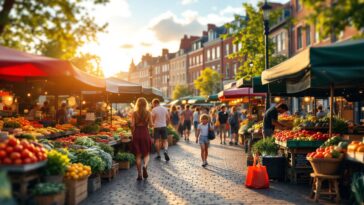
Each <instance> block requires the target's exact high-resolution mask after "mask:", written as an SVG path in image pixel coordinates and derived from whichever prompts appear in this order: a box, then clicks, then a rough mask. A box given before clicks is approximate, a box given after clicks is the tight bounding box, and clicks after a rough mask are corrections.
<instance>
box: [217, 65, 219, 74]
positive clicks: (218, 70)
mask: <svg viewBox="0 0 364 205" xmlns="http://www.w3.org/2000/svg"><path fill="white" fill-rule="evenodd" d="M217 72H219V73H220V64H219V65H217Z"/></svg>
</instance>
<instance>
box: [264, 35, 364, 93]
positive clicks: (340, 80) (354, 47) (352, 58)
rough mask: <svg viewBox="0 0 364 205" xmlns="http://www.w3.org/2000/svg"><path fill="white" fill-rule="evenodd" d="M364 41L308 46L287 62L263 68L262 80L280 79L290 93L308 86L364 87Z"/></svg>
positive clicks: (324, 87)
mask: <svg viewBox="0 0 364 205" xmlns="http://www.w3.org/2000/svg"><path fill="white" fill-rule="evenodd" d="M363 79H364V40H350V41H346V42H341V43H336V44H332V45H329V46H322V47H309V48H307V49H305V50H304V51H302V52H301V53H299V54H297V55H296V56H294V57H292V58H290V59H288V60H286V61H285V62H283V63H281V64H279V65H277V66H275V67H273V68H271V69H268V70H266V71H263V73H262V83H263V84H267V83H273V82H277V81H281V83H282V84H285V85H286V92H287V93H298V92H301V91H304V90H307V89H312V88H314V89H323V90H327V89H328V88H329V86H330V84H333V85H334V86H335V88H339V89H340V88H341V89H342V88H353V87H356V88H358V89H361V88H364V83H363Z"/></svg>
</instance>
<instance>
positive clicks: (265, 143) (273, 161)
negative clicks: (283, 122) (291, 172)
mask: <svg viewBox="0 0 364 205" xmlns="http://www.w3.org/2000/svg"><path fill="white" fill-rule="evenodd" d="M252 150H253V153H254V154H258V155H260V156H261V161H262V165H264V166H266V168H267V172H268V175H269V178H270V179H279V180H283V179H284V174H285V169H282V167H285V165H286V160H285V158H284V157H283V156H278V145H277V144H275V142H274V138H273V137H268V138H264V139H261V140H259V141H258V142H256V143H255V144H254V145H253V149H252Z"/></svg>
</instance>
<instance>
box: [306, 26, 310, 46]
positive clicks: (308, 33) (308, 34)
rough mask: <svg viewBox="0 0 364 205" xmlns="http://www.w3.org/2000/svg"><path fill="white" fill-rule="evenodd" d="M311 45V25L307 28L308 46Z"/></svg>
mask: <svg viewBox="0 0 364 205" xmlns="http://www.w3.org/2000/svg"><path fill="white" fill-rule="evenodd" d="M310 44H311V27H310V26H309V25H307V26H306V46H309V45H310Z"/></svg>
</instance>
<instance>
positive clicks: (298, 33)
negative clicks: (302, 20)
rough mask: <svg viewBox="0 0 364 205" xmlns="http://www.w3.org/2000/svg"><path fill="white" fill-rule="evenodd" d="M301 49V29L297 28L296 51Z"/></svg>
mask: <svg viewBox="0 0 364 205" xmlns="http://www.w3.org/2000/svg"><path fill="white" fill-rule="evenodd" d="M301 48H302V27H298V28H297V50H298V49H301Z"/></svg>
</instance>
